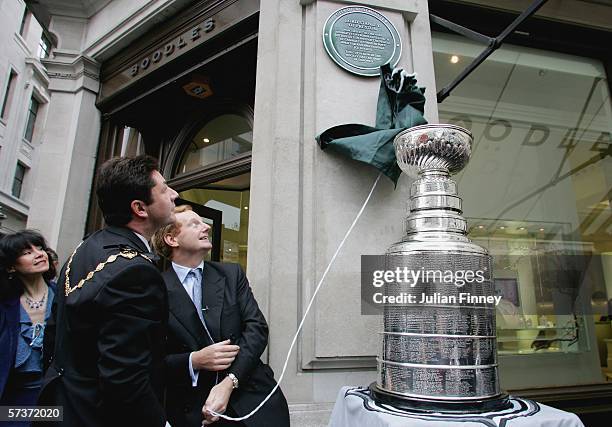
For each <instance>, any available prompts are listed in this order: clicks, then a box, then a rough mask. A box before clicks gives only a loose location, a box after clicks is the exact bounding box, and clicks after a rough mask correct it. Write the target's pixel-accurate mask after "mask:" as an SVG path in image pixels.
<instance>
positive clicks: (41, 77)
mask: <svg viewBox="0 0 612 427" xmlns="http://www.w3.org/2000/svg"><path fill="white" fill-rule="evenodd" d="M25 64H26V67H27V68H30V69H31V70H32V77H34V78H35V79H36V80H38V81H39V82H40V83H41V84H42V85H43V86H44V87H45V88H47V87H49V77H48V76H47V70H46V69H45V67H44V66H43V65H42V64H41V62H40V60H39V59H38V58H32V57H30V58H26V59H25Z"/></svg>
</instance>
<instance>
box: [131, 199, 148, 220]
mask: <svg viewBox="0 0 612 427" xmlns="http://www.w3.org/2000/svg"><path fill="white" fill-rule="evenodd" d="M130 209H131V210H132V214H133V215H134V216H135V217H138V218H142V219H146V218H147V217H148V216H149V214H148V213H147V210H146V209H145V203H144V202H143V201H142V200H132V203H130Z"/></svg>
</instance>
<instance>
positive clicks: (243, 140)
mask: <svg viewBox="0 0 612 427" xmlns="http://www.w3.org/2000/svg"><path fill="white" fill-rule="evenodd" d="M252 144H253V130H252V126H251V123H250V122H249V120H247V119H246V118H245V117H243V116H240V115H237V114H223V115H220V116H217V117H215V118H213V119H212V120H210V121H208V122H207V123H206V124H205V125H204V126H202V127H201V128H200V129H199V130H198V131H197V132H195V134H194V136H193V137H192V138H191V140H190V143H189V146H188V147H187V149H186V151H185V153H184V154H183V157H182V159H181V161H180V162H179V167H178V170H177V172H178V173H179V174H183V173H186V172H190V171H193V170H196V169H200V168H203V167H206V166H209V165H212V164H215V163H218V162H220V161H223V160H231V159H233V158H236V157H238V156H240V155H241V154H245V153H248V152H250V151H251V146H252Z"/></svg>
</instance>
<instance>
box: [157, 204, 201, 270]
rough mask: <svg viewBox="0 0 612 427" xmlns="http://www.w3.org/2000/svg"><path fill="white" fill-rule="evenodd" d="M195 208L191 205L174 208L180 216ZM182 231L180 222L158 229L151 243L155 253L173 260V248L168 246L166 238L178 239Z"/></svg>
mask: <svg viewBox="0 0 612 427" xmlns="http://www.w3.org/2000/svg"><path fill="white" fill-rule="evenodd" d="M192 210H193V208H192V207H191V206H190V205H180V206H177V207H175V208H174V213H175V214H179V213H183V212H187V211H192ZM180 231H181V223H180V221H175V222H173V223H172V224H168V225H165V226H163V227H162V228H160V229H158V230H157V231H156V232H155V233H154V234H153V237H151V243H152V244H153V248H154V249H155V252H157V253H158V254H159V255H161V256H163V257H164V258H168V259H171V258H172V247H170V246H168V244H167V243H166V241H165V237H166V236H172V237H176V235H177V234H179V232H180Z"/></svg>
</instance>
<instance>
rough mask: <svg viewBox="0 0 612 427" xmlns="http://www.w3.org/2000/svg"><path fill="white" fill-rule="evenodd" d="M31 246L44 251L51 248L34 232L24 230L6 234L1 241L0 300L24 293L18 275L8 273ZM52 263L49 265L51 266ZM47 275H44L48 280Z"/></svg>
mask: <svg viewBox="0 0 612 427" xmlns="http://www.w3.org/2000/svg"><path fill="white" fill-rule="evenodd" d="M31 246H40V247H41V248H42V249H43V250H44V251H47V249H49V247H48V246H47V242H46V241H45V238H44V237H43V236H42V235H41V234H40V233H39V232H38V231H34V230H22V231H17V232H16V233H12V234H6V235H5V236H4V237H2V238H1V239H0V299H4V298H7V297H11V296H16V295H21V294H22V293H23V284H22V283H21V280H19V278H18V277H17V275H16V274H11V273H9V272H8V270H10V269H11V268H12V267H13V266H14V265H15V262H16V261H17V258H19V257H20V256H21V254H22V253H23V251H24V250H26V249H29V248H30V247H31ZM50 265H51V263H49V266H50ZM47 274H48V272H47V273H45V274H43V276H44V277H45V278H47Z"/></svg>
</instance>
